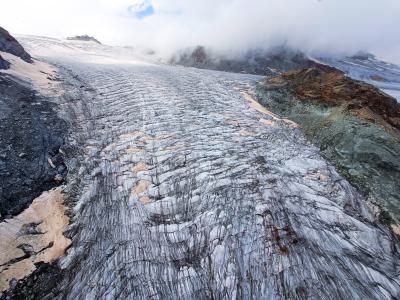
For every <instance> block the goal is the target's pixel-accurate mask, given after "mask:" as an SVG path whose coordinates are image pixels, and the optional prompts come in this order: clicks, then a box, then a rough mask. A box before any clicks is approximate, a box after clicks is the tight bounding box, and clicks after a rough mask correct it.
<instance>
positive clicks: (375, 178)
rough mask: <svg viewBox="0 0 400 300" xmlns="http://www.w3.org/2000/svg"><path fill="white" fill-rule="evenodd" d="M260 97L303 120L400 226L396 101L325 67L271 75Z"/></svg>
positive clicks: (384, 216)
mask: <svg viewBox="0 0 400 300" xmlns="http://www.w3.org/2000/svg"><path fill="white" fill-rule="evenodd" d="M257 98H258V101H259V102H260V103H261V104H263V105H264V106H265V107H268V109H270V110H271V111H273V112H275V113H277V114H279V115H281V116H282V117H285V118H289V119H291V120H293V121H295V122H297V123H298V124H300V126H301V127H302V129H303V130H304V132H305V133H306V135H307V136H308V138H309V139H310V140H311V141H312V142H313V143H314V144H315V145H317V146H318V147H319V148H320V149H321V151H322V152H323V153H324V155H325V156H326V157H327V158H328V159H329V160H330V161H331V162H332V163H334V164H335V165H336V167H337V168H338V170H339V171H340V172H341V174H342V175H344V176H345V177H346V178H347V179H348V180H349V181H350V182H351V183H352V184H353V185H354V186H356V187H357V188H358V189H359V190H360V191H361V192H362V193H363V194H364V196H365V197H366V198H368V199H369V200H370V201H371V202H373V203H376V204H378V205H379V206H381V207H382V208H383V211H382V213H381V217H382V219H383V220H385V221H387V222H388V223H390V224H392V225H393V226H397V225H396V224H399V222H400V196H399V195H400V134H399V132H400V131H399V129H400V127H399V125H400V124H399V120H400V119H399V117H400V104H398V103H397V102H396V100H395V99H393V98H392V97H390V96H388V95H387V94H385V93H383V92H381V91H380V90H378V89H377V88H375V87H373V86H371V85H369V84H366V83H363V82H360V81H356V80H353V79H351V78H349V77H347V76H346V75H345V74H344V73H343V72H341V71H339V70H336V69H334V68H331V67H328V66H324V65H319V66H317V67H315V68H310V69H302V70H298V71H292V72H287V73H284V74H282V75H280V76H276V77H269V78H266V80H265V81H264V82H262V83H261V84H260V85H259V86H258V88H257ZM395 229H396V230H398V228H397V227H395Z"/></svg>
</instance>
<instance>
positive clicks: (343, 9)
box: [0, 0, 400, 63]
mask: <svg viewBox="0 0 400 300" xmlns="http://www.w3.org/2000/svg"><path fill="white" fill-rule="evenodd" d="M399 16H400V0H34V1H33V0H1V10H0V20H1V24H0V26H4V27H5V28H7V29H9V30H10V31H11V32H13V33H24V34H36V35H47V36H52V37H59V38H63V37H67V36H71V35H77V34H89V35H93V36H95V37H96V38H98V39H99V40H101V41H102V42H104V43H108V44H119V45H139V46H146V47H149V48H153V49H155V50H158V51H159V52H160V53H164V54H165V55H168V54H170V53H172V52H173V51H175V50H176V49H179V48H181V47H188V46H193V45H197V44H203V45H206V46H209V47H211V48H213V49H214V50H215V51H217V52H221V53H224V54H227V55H228V54H229V55H240V53H243V52H244V51H246V50H247V49H249V48H254V47H258V48H266V47H270V46H273V45H274V44H277V43H282V42H286V43H288V44H289V45H291V46H293V47H297V48H300V49H302V50H305V51H310V52H318V51H319V52H332V53H352V52H356V51H358V50H366V51H371V52H374V53H377V54H378V55H379V56H381V57H383V58H386V59H388V60H390V61H394V62H397V63H400V38H399V37H400V22H399Z"/></svg>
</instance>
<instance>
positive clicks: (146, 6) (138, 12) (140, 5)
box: [127, 1, 154, 20]
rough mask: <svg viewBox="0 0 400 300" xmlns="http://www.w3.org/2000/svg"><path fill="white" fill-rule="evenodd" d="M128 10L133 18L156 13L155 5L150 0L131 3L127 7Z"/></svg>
mask: <svg viewBox="0 0 400 300" xmlns="http://www.w3.org/2000/svg"><path fill="white" fill-rule="evenodd" d="M127 10H128V12H129V13H130V14H131V16H132V17H133V18H136V19H139V20H141V19H143V18H146V17H150V16H151V15H154V7H153V4H152V3H151V2H150V1H142V2H137V3H134V4H131V5H129V6H128V7H127Z"/></svg>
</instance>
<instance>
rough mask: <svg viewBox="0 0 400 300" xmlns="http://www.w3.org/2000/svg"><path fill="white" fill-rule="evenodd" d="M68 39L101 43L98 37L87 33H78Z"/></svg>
mask: <svg viewBox="0 0 400 300" xmlns="http://www.w3.org/2000/svg"><path fill="white" fill-rule="evenodd" d="M67 40H71V41H84V42H95V43H97V44H101V43H100V42H99V41H98V40H97V39H95V38H94V37H93V36H89V35H87V34H85V35H76V36H72V37H67Z"/></svg>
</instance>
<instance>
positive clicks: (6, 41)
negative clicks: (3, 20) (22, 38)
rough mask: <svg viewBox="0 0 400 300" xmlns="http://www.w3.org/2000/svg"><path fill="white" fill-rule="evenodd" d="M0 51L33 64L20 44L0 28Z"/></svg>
mask: <svg viewBox="0 0 400 300" xmlns="http://www.w3.org/2000/svg"><path fill="white" fill-rule="evenodd" d="M0 51H2V52H7V53H11V54H13V55H15V56H18V57H20V58H21V59H23V60H24V61H26V62H29V63H31V62H33V61H32V57H31V56H30V55H29V53H27V52H26V51H25V49H24V47H22V46H21V44H20V43H19V42H18V41H17V40H16V39H15V38H14V37H13V36H12V35H11V34H10V33H9V32H8V31H7V30H5V29H4V28H2V27H0ZM0 64H1V59H0Z"/></svg>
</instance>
